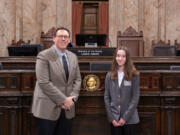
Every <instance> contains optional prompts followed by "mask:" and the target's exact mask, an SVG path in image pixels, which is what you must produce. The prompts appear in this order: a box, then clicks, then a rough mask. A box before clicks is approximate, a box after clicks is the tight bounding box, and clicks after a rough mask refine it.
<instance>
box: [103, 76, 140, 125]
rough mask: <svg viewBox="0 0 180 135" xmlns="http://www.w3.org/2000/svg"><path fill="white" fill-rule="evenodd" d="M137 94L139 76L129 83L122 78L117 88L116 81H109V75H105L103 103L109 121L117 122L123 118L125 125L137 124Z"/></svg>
mask: <svg viewBox="0 0 180 135" xmlns="http://www.w3.org/2000/svg"><path fill="white" fill-rule="evenodd" d="M139 93H140V92H139V76H134V77H133V78H132V80H131V81H127V80H125V79H124V78H123V80H122V83H121V86H120V87H119V85H118V80H115V81H113V80H111V79H110V73H107V75H106V79H105V93H104V102H105V107H106V112H107V116H108V119H109V121H110V122H112V121H113V120H116V121H119V119H120V118H123V119H124V120H125V121H126V124H136V123H138V122H139V116H138V112H137V105H138V100H139Z"/></svg>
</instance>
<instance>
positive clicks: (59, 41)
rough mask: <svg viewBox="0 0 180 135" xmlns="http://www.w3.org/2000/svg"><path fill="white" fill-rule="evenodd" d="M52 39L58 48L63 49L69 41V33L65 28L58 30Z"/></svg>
mask: <svg viewBox="0 0 180 135" xmlns="http://www.w3.org/2000/svg"><path fill="white" fill-rule="evenodd" d="M53 41H54V44H55V45H56V47H57V48H58V49H59V50H61V51H64V50H65V49H66V48H67V46H68V44H69V42H70V37H69V33H68V32H67V31H66V30H58V31H57V33H56V36H55V37H53Z"/></svg>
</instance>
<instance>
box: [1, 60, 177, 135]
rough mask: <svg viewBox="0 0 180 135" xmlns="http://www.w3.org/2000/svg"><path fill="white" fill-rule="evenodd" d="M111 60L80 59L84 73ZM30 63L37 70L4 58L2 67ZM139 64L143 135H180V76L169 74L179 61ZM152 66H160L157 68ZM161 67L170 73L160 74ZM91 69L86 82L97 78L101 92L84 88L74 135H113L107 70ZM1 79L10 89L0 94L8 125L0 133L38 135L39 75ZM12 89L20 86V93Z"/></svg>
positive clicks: (9, 73) (7, 73) (17, 73)
mask: <svg viewBox="0 0 180 135" xmlns="http://www.w3.org/2000/svg"><path fill="white" fill-rule="evenodd" d="M111 59H112V58H111V57H102V58H87V57H79V64H80V68H81V64H82V65H83V66H84V67H86V68H87V69H90V68H89V66H90V64H89V63H90V62H91V61H96V62H97V61H101V62H110V61H111ZM26 60H27V61H29V63H30V64H32V63H33V64H34V65H35V59H33V60H32V59H31V60H30V59H27V58H26V59H24V60H23V59H17V60H16V62H15V61H14V60H13V59H8V60H7V59H6V60H5V59H3V60H2V59H1V60H0V62H2V64H3V63H6V64H7V63H8V64H7V65H6V66H8V67H11V64H12V63H16V64H17V63H18V64H19V66H20V67H21V66H22V64H24V63H25V61H26ZM133 60H134V61H135V65H136V67H139V68H141V70H139V71H140V90H141V94H140V101H139V105H138V112H139V115H140V123H139V124H138V125H137V126H138V128H137V132H138V134H139V135H144V134H147V135H179V134H180V129H179V127H180V91H179V85H180V81H179V76H180V71H177V70H167V69H168V67H169V66H170V65H180V62H179V58H169V59H166V58H159V59H156V58H146V57H144V58H142V57H140V58H137V57H134V58H133ZM8 61H9V62H8ZM10 61H11V62H10ZM27 61H26V65H27V67H28V62H27ZM152 64H154V65H155V66H154V67H153V65H152ZM12 65H13V64H12ZM159 66H161V67H162V68H165V69H166V70H157V69H158V67H159ZM27 67H25V69H27ZM150 67H153V68H152V69H153V70H149V68H150ZM87 69H84V70H82V69H81V76H82V80H83V79H84V78H85V76H86V75H89V74H95V75H97V76H98V77H99V79H100V87H99V88H98V90H96V91H87V90H85V88H84V87H83V85H82V88H81V92H80V97H79V100H78V102H77V103H76V117H75V119H74V120H73V128H72V134H73V135H90V134H91V135H109V134H110V124H109V122H108V120H107V116H106V111H105V106H104V99H103V95H104V79H105V76H106V73H107V71H90V70H87ZM142 69H143V70H142ZM1 77H2V78H1ZM12 77H15V78H16V80H17V81H13V83H10V82H11V81H10V78H12ZM0 78H1V79H2V80H3V81H1V82H0V84H1V85H2V84H5V85H4V86H5V88H1V89H0V124H1V125H2V126H0V134H2V135H32V134H33V135H37V131H36V119H35V118H34V117H33V116H32V114H31V104H32V95H33V90H34V86H35V81H36V77H35V71H34V70H12V69H11V70H0ZM4 78H5V79H4ZM12 84H13V85H12ZM2 86H3V85H2ZM10 86H11V87H10ZM12 86H17V88H14V87H12ZM2 89H3V90H2Z"/></svg>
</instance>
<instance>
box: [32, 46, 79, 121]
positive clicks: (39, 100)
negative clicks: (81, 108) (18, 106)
mask: <svg viewBox="0 0 180 135" xmlns="http://www.w3.org/2000/svg"><path fill="white" fill-rule="evenodd" d="M66 54H67V57H68V60H69V79H68V82H67V80H66V76H65V71H64V68H63V65H62V63H61V61H60V59H59V56H58V54H57V53H56V50H55V47H54V46H52V47H51V48H49V49H46V50H44V51H42V52H40V53H39V55H38V56H37V61H36V78H37V81H36V86H35V91H34V96H33V104H32V113H33V115H34V116H35V117H38V118H42V119H48V120H57V119H58V118H59V116H60V112H61V108H60V105H61V104H63V103H64V101H65V99H66V97H68V96H76V97H77V98H78V96H79V91H80V87H81V76H80V70H79V65H78V60H77V57H76V55H75V54H73V53H72V52H70V51H68V50H66ZM76 100H77V99H76ZM65 114H66V118H73V117H74V116H75V107H74V106H73V107H72V108H71V109H70V110H68V111H65Z"/></svg>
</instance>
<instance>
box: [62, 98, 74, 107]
mask: <svg viewBox="0 0 180 135" xmlns="http://www.w3.org/2000/svg"><path fill="white" fill-rule="evenodd" d="M73 98H76V97H75V96H72V97H67V98H66V99H65V102H64V104H62V105H61V107H62V108H63V109H65V110H69V109H71V107H72V106H73V105H74V102H73V100H72V99H73Z"/></svg>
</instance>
